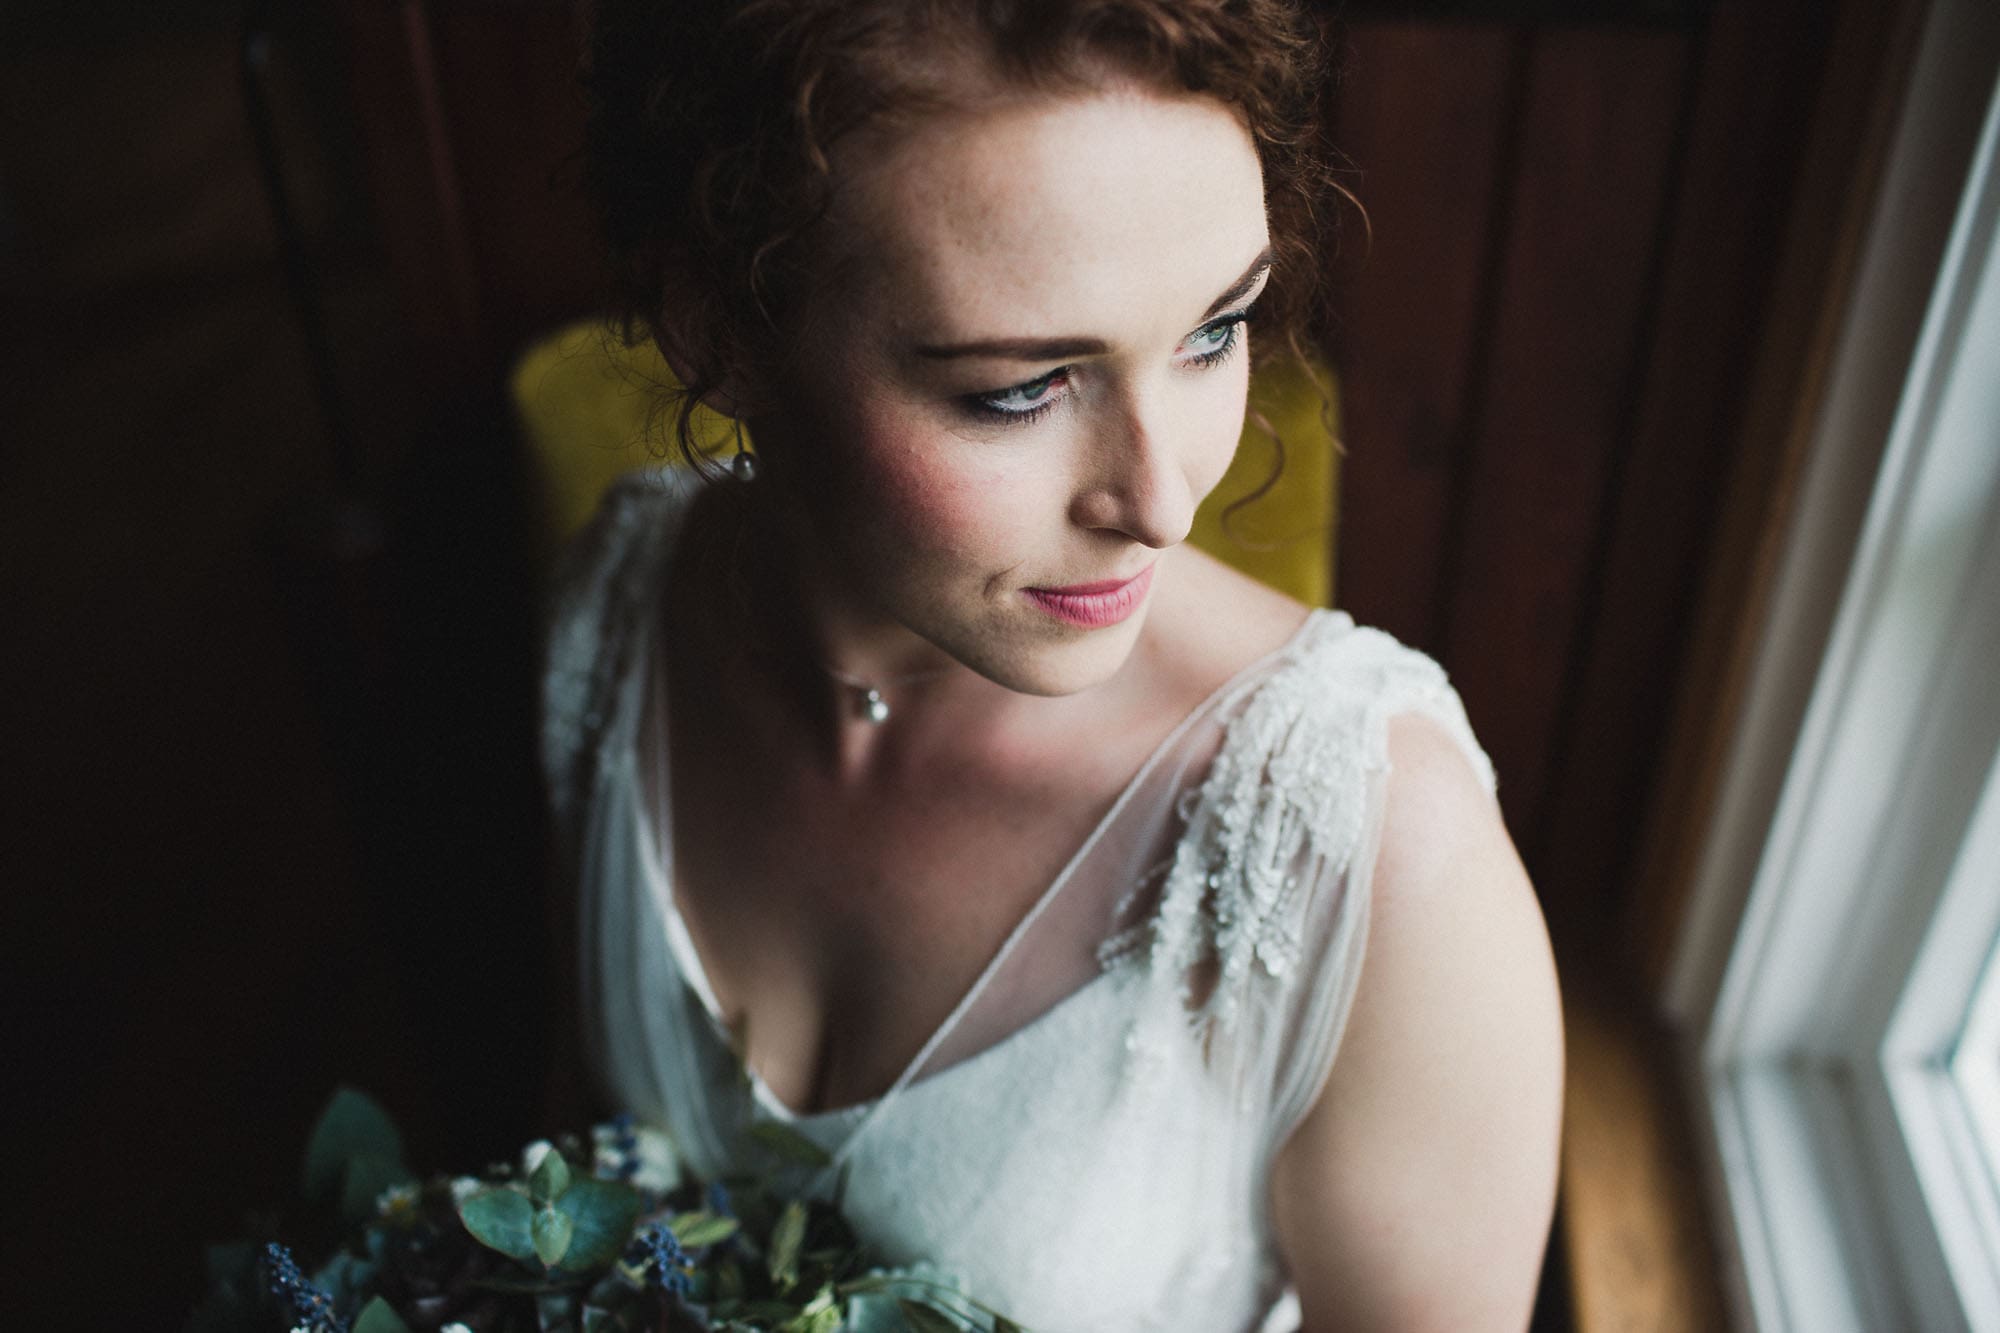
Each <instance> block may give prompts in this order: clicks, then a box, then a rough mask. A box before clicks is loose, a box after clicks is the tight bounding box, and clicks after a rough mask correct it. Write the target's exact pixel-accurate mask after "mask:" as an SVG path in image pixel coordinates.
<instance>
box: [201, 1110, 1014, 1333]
mask: <svg viewBox="0 0 2000 1333" xmlns="http://www.w3.org/2000/svg"><path fill="white" fill-rule="evenodd" d="M752 1133H753V1136H754V1138H755V1139H756V1141H757V1145H758V1149H759V1152H760V1154H761V1155H762V1156H763V1157H765V1158H767V1159H768V1160H769V1161H770V1162H771V1169H770V1170H769V1171H767V1172H765V1173H764V1174H762V1175H760V1176H757V1177H748V1178H731V1179H729V1180H728V1181H720V1180H718V1181H708V1182H704V1181H701V1180H699V1179H697V1178H696V1177H695V1176H694V1175H693V1173H692V1172H690V1171H688V1170H686V1169H685V1168H684V1167H683V1165H682V1164H681V1162H680V1161H679V1158H678V1155H677V1154H676V1153H675V1152H674V1150H673V1146H672V1144H671V1143H670V1142H669V1141H668V1139H667V1138H666V1136H665V1135H662V1134H660V1133H658V1132H656V1131H654V1130H651V1129H648V1128H644V1127H641V1126H638V1125H636V1124H635V1123H634V1122H633V1121H632V1120H631V1118H630V1117H626V1116H620V1117H619V1118H618V1119H616V1120H614V1121H612V1122H611V1123H609V1124H604V1125H599V1126H597V1127H595V1128H594V1129H593V1130H592V1131H591V1133H590V1134H589V1136H588V1137H587V1138H585V1137H579V1136H576V1135H565V1136H563V1137H561V1138H558V1139H556V1140H554V1141H553V1142H550V1141H539V1142H536V1143H531V1144H529V1145H528V1146H527V1148H525V1149H524V1150H523V1151H522V1154H521V1157H520V1160H519V1161H518V1162H514V1163H501V1164H498V1165H495V1166H492V1167H489V1168H488V1169H487V1170H486V1172H485V1173H484V1175H482V1176H477V1177H474V1176H458V1177H451V1176H436V1177H432V1178H430V1179H428V1180H420V1179H419V1178H417V1177H416V1175H415V1174H414V1173H413V1172H411V1171H410V1170H409V1169H408V1168H406V1167H405V1166H404V1165H403V1147H402V1136H401V1134H400V1133H399V1132H398V1131H397V1129H396V1127H395V1124H394V1123H393V1122H392V1121H391V1120H390V1118H389V1116H388V1115H387V1114H386V1113H385V1112H384V1111H383V1110H382V1108H381V1107H380V1106H378V1105H377V1104H376V1103H375V1102H374V1101H373V1100H371V1099H370V1098H368V1097H367V1096H365V1095H363V1094H362V1093H359V1092H356V1091H354V1090H352V1089H346V1088H343V1089H341V1090H340V1091H338V1092H337V1093H335V1094H334V1097H333V1100H332V1101H331V1102H330V1103H329V1104H328V1105H327V1108H326V1110H325V1111H324V1112H323V1113H322V1114H321V1116H320V1118H319V1122H318V1124H317V1125H316V1126H315V1127H314V1129H313V1132H312V1134H311V1137H310V1139H309V1141H308V1143H307V1147H306V1156H305V1173H304V1174H305V1193H306V1197H307V1201H308V1202H309V1203H311V1204H314V1205H316V1206H317V1208H318V1212H319V1214H320V1216H319V1218H318V1226H317V1227H316V1228H313V1227H308V1229H307V1230H306V1232H305V1233H303V1234H304V1235H305V1236H307V1237H312V1236H315V1235H316V1236H317V1238H318V1239H319V1241H320V1243H321V1245H320V1247H319V1248H315V1249H314V1251H313V1252H314V1253H318V1254H323V1255H324V1256H325V1257H324V1258H323V1259H321V1260H320V1261H319V1262H317V1263H316V1264H315V1265H314V1266H313V1267H312V1268H311V1270H310V1273H308V1270H307V1269H306V1268H305V1267H302V1266H301V1263H300V1260H299V1258H298V1254H297V1253H296V1252H295V1251H294V1249H293V1248H291V1247H289V1246H287V1245H285V1244H282V1243H280V1242H279V1240H278V1239H277V1238H276V1235H275V1232H276V1227H275V1225H271V1224H265V1225H264V1226H263V1227H262V1229H263V1230H264V1231H265V1232H266V1235H265V1236H264V1237H263V1239H262V1241H261V1243H259V1242H258V1241H253V1240H243V1241H237V1242H233V1243H230V1244H226V1245H216V1246H212V1247H211V1248H210V1250H209V1282H210V1290H209V1294H208V1297H207V1299H206V1300H204V1301H203V1302H202V1304H201V1306H200V1307H198V1308H197V1309H196V1311H195V1312H194V1315H193V1317H192V1318H191V1319H190V1321H189V1323H188V1333H267V1331H275V1333H284V1331H285V1330H290V1333H433V1331H435V1333H710V1331H712V1333H737V1331H741V1333H748V1331H750V1330H762V1331H764V1333H965V1331H966V1330H974V1331H975V1333H1019V1326H1018V1325H1016V1324H1015V1323H1013V1322H1012V1321H1011V1320H1009V1319H1007V1318H1006V1317H1005V1316H1004V1315H1001V1314H998V1313H996V1312H995V1311H993V1310H990V1309H988V1308H987V1307H985V1306H983V1305H981V1304H979V1303H978V1302H977V1301H974V1300H972V1299H971V1298H970V1297H969V1296H967V1295H966V1294H965V1293H964V1291H963V1290H962V1289H961V1288H960V1286H959V1284H958V1283H957V1282H956V1281H954V1280H952V1279H951V1278H949V1277H948V1276H946V1275H945V1274H942V1273H940V1272H937V1271H936V1270H933V1269H931V1268H929V1267H927V1266H921V1265H920V1266H917V1267H914V1268H901V1269H885V1268H882V1267H880V1266H878V1265H877V1264H875V1263H874V1262H873V1261H872V1259H871V1256H870V1255H869V1253H868V1250H867V1248H866V1247H865V1246H864V1245H863V1244H862V1242H861V1240H860V1238H859V1237H858V1236H857V1235H856V1233H855V1231H854V1229H853V1228H852V1227H851V1226H850V1225H849V1224H848V1223H847V1221H846V1219H845V1218H843V1217H842V1216H841V1213H840V1210H839V1205H838V1202H837V1196H838V1191H836V1200H835V1201H834V1202H828V1201H825V1200H820V1199H815V1198H810V1197H805V1196H803V1195H799V1194H795V1193H792V1192H788V1191H787V1190H786V1189H784V1188H782V1187H781V1183H782V1182H783V1181H784V1180H786V1179H787V1178H788V1177H791V1178H797V1175H798V1172H799V1171H800V1170H801V1169H818V1168H823V1167H824V1166H826V1165H827V1157H826V1154H825V1153H824V1152H823V1151H822V1150H821V1149H820V1147H819V1145H817V1144H815V1143H813V1142H812V1141H811V1140H809V1139H806V1138H804V1137H803V1136H801V1135H798V1134H796V1133H794V1132H792V1131H791V1130H789V1129H787V1128H786V1127H784V1126H783V1125H779V1124H776V1123H765V1124H759V1125H758V1126H756V1128H755V1129H754V1130H753V1131H752ZM302 1248H303V1243H302Z"/></svg>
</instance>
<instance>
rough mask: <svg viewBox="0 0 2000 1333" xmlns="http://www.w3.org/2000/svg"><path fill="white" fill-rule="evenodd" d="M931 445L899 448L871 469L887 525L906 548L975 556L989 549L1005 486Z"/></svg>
mask: <svg viewBox="0 0 2000 1333" xmlns="http://www.w3.org/2000/svg"><path fill="white" fill-rule="evenodd" d="M940 452H941V451H939V450H937V449H935V448H925V449H911V450H907V451H903V450H899V451H896V452H895V454H894V455H892V456H891V457H889V458H886V459H884V460H883V463H882V465H881V466H879V467H878V468H876V469H874V471H875V482H876V485H877V487H878V491H877V496H876V500H877V503H878V504H879V505H880V506H881V509H882V510H885V511H886V514H885V517H887V518H888V520H889V524H890V526H892V527H894V528H895V529H896V531H897V535H898V537H899V539H900V540H901V541H902V542H904V543H907V544H908V545H909V546H910V547H912V548H915V549H919V550H924V551H930V552H934V553H937V554H939V555H946V556H951V555H957V556H960V557H963V558H966V559H976V558H978V557H979V556H980V555H982V554H983V555H986V556H987V557H988V558H990V557H991V555H992V554H993V553H992V552H990V551H986V550H984V548H985V547H986V546H987V545H989V544H990V540H991V537H992V529H993V526H994V522H993V520H994V513H993V511H994V508H995V504H994V501H995V499H996V498H997V497H998V495H1000V494H1004V491H997V490H996V487H997V486H999V485H1000V484H1001V479H1000V478H999V477H997V476H989V475H986V470H985V469H981V468H978V467H975V466H970V465H968V464H967V463H966V462H965V461H964V460H963V459H952V458H947V457H941V456H940Z"/></svg>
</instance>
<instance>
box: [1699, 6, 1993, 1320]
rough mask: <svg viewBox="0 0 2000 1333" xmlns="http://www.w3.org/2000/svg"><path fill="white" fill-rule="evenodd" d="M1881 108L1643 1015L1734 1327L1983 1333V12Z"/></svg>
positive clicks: (1987, 712) (1988, 299)
mask: <svg viewBox="0 0 2000 1333" xmlns="http://www.w3.org/2000/svg"><path fill="white" fill-rule="evenodd" d="M1906 88H1907V92H1906V94H1905V98H1904V101H1903V103H1902V105H1901V107H1900V108H1899V110H1898V113H1897V124H1896V127H1895V129H1894V132H1893V135H1892V138H1891V147H1890V152H1889V157H1888V159H1887V165H1886V169H1885V172H1884V175H1883V179H1882V184H1881V188H1880V193H1879V195H1878V196H1877V198H1876V200H1875V201H1874V204H1873V217H1872V219H1871V221H1870V224H1869V230H1868V232H1867V236H1866V240H1865V243H1864V247H1863V252H1862V256H1861V263H1860V268H1859V269H1858V271H1857V277H1856V281H1855V284H1854V288H1853V296H1852V299H1851V301H1850V303H1849V305H1848V308H1847V310H1846V311H1845V313H1844V318H1843V322H1842V329H1841V333H1840V336H1839V338H1838V341H1837V344H1836V348H1835V352H1834V356H1833V360H1832V365H1831V370H1830V373H1829V374H1828V376H1827V379H1826V391H1825V397H1824V399H1823V401H1822V402H1821V403H1820V404H1819V405H1818V411H1817V413H1816V415H1815V417H1814V422H1815V425H1814V436H1813V438H1812V440H1811V441H1810V445H1809V453H1808V461H1807V464H1806V470H1805V473H1804V476H1803V477H1802V479H1801V490H1800V494H1799V508H1798V511H1797V512H1798V517H1797V520H1796V521H1795V523H1794V525H1793V527H1792V529H1791V531H1790V532H1789V533H1788V534H1787V539H1786V548H1785V551H1784V553H1783V556H1782V558H1781V562H1780V565H1779V568H1778V572H1777V578H1776V582H1775V584H1774V588H1773V596H1772V601H1771V613H1770V615H1769V617H1768V620H1767V622H1766V624H1765V625H1764V626H1763V629H1762V632H1761V636H1760V641H1759V643H1758V645H1757V647H1756V649H1755V652H1754V657H1753V662H1752V667H1751V674H1750V683H1749V689H1748V692H1747V694H1746V699H1745V708H1744V713H1743V716H1742V718H1741V720H1740V725H1739V727H1738V729H1737V732H1736V736H1735V739H1734V741H1733V743H1732V746H1731V747H1730V752H1729V754H1728V756H1727V758H1726V760H1725V764H1724V769H1723V774H1722V782H1721V785H1720V788H1719V794H1718V800H1717V805H1716V809H1715V812H1714V816H1713V819H1712V822H1711V826H1710V827H1709V829H1708V830H1706V833H1705V836H1704V841H1703V845H1702V848H1701V852H1700V856H1699V858H1698V860H1697V871H1696V879H1695V884H1694V887H1693V894H1692V897H1691V902H1690V910H1689V912H1688V916H1687V920H1686V922H1685V923H1684V929H1683V932H1682V935H1681V938H1680V940H1679V941H1678V946H1677V950H1676V953H1675V958H1674V963H1673V966H1672V969H1671V975H1670V977H1669V979H1668V983H1667V987H1666V993H1665V995H1664V996H1663V1000H1664V1003H1665V1006H1666V1008H1667V1010H1668V1012H1669V1015H1670V1016H1671V1018H1672V1019H1673V1020H1674V1022H1675V1023H1676V1025H1677V1026H1678V1027H1679V1028H1680V1029H1681V1031H1683V1032H1684V1033H1685V1034H1687V1035H1688V1036H1689V1037H1690V1038H1691V1054H1692V1057H1693V1058H1692V1059H1691V1061H1690V1064H1691V1069H1690V1077H1691V1078H1692V1079H1693V1080H1694V1084H1695V1091H1696V1097H1695V1102H1696V1105H1697V1107H1699V1108H1702V1109H1705V1110H1706V1112H1707V1115H1706V1117H1698V1119H1700V1121H1701V1128H1702V1129H1703V1131H1704V1133H1703V1135H1702V1136H1701V1137H1702V1138H1703V1140H1704V1148H1705V1150H1706V1153H1707V1166H1708V1169H1709V1172H1710V1174H1711V1175H1712V1177H1713V1184H1714V1185H1715V1188H1714V1189H1713V1190H1712V1191H1711V1195H1712V1197H1713V1199H1714V1200H1715V1202H1716V1204H1717V1214H1718V1219H1719V1221H1720V1223H1721V1227H1720V1229H1721V1231H1722V1233H1723V1235H1722V1239H1723V1245H1722V1249H1723V1251H1724V1253H1725V1254H1726V1255H1727V1256H1728V1258H1729V1259H1730V1261H1731V1262H1730V1264H1729V1268H1728V1271H1727V1272H1726V1273H1725V1275H1724V1276H1725V1284H1724V1285H1725V1290H1726V1291H1727V1292H1728V1294H1729V1296H1730V1304H1731V1307H1732V1314H1733V1316H1734V1318H1735V1321H1736V1322H1737V1324H1738V1325H1739V1326H1740V1327H1742V1328H1745V1329H1757V1330H1778V1329H1787V1330H1790V1329H1796V1330H1802V1331H1809V1333H1839V1331H1840V1330H1847V1329H1852V1330H1857V1331H1859V1330H1867V1331H1868V1333H1880V1331H1883V1330H1893V1329H1899V1328H1922V1329H1953V1328H2000V1190H1996V1188H1995V1179H1996V1177H1995V1172H1994V1170H1993V1168H1992V1166H1991V1164H1990V1163H1989V1161H1988V1159H1987V1156H1986V1154H1985V1152H1984V1151H1983V1149H1982V1140H1981V1139H1980V1137H1979V1136H1978V1135H1977V1134H1976V1133H1975V1132H1974V1126H1975V1124H1976V1123H1977V1121H1976V1117H1977V1116H1978V1115H1979V1114H1981V1111H1980V1110H1979V1107H1980V1106H1981V1105H1982V1103H1981V1102H1980V1101H1979V1097H1980V1095H1981V1094H1980V1093H1979V1092H1978V1090H1977V1087H1976V1083H1977V1079H1976V1077H1975V1080H1974V1083H1975V1089H1974V1092H1973V1094H1972V1097H1971V1098H1970V1099H1968V1097H1967V1094H1966V1090H1965V1089H1966V1085H1965V1084H1963V1083H1962V1082H1961V1081H1960V1078H1959V1077H1958V1076H1957V1075H1956V1074H1955V1072H1954V1070H1955V1063H1954V1055H1955V1053H1956V1051H1957V1049H1958V1046H1959V1041H1960V1037H1961V1034H1962V1033H1964V1032H1965V1031H1966V1028H1967V1022H1968V1014H1969V1013H1972V1012H1973V1011H1974V1008H1975V1005H1974V999H1975V993H1976V992H1977V990H1978V988H1979V986H1980V984H1981V974H1982V968H1983V966H1984V964H1985V963H1986V961H1987V960H1988V959H1989V958H1990V957H1992V956H1993V953H1994V950H1995V947H1996V942H2000V6H1996V5H1995V4H1994V3H1993V0H1936V3H1934V4H1933V5H1932V6H1931V9H1930V11H1929V13H1928V14H1926V15H1925V17H1924V29H1923V32H1922V35H1921V38H1920V40H1919V42H1918V45H1917V49H1916V53H1915V56H1914V63H1913V66H1912V68H1911V70H1910V72H1909V78H1908V80H1907V84H1906ZM1802 696H1803V697H1806V698H1807V699H1808V700H1809V702H1808V703H1807V706H1806V709H1805V714H1804V718H1803V720H1802V721H1801V720H1800V718H1799V714H1798V708H1797V703H1796V700H1797V699H1798V698H1800V697H1802ZM1982 792H1983V793H1984V794H1983V795H1982ZM1991 988H1992V989H1995V990H1996V991H2000V981H1993V982H1991ZM1987 1011H1988V1012H1992V1013H1994V1014H1995V1015H1996V1017H1994V1018H1993V1019H1991V1020H1989V1021H1991V1022H1993V1023H1995V1024H2000V1000H1994V1001H1992V1002H1991V1003H1990V1004H1989V1005H1988V1006H1987ZM1976 1038H1977V1034H1976V1032H1975V1039H1976ZM1987 1053H1988V1057H1989V1059H1991V1058H1992V1055H1993V1051H1992V1048H1991V1045H1990V1042H1989V1045H1988V1050H1987ZM1967 1067H1968V1068H1969V1065H1968V1066H1967ZM1989 1091H1991V1092H1993V1093H1994V1094H1995V1099H1994V1102H1993V1105H1994V1106H1995V1107H1996V1108H2000V1087H1996V1088H1993V1089H1990V1090H1989Z"/></svg>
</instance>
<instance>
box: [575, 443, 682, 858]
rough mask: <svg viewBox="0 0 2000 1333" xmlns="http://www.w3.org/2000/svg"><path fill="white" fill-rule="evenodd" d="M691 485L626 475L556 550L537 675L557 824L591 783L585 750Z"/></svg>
mask: <svg viewBox="0 0 2000 1333" xmlns="http://www.w3.org/2000/svg"><path fill="white" fill-rule="evenodd" d="M698 485H699V483H698V482H697V481H694V480H691V479H688V478H685V477H681V476H678V475H676V474H675V472H674V471H673V470H671V469H662V470H657V471H645V472H636V473H631V474H628V475H627V476H625V477H622V478H620V479H619V480H618V481H617V482H615V483H614V484H613V485H612V487H611V489H610V490H609V491H607V492H606V493H605V497H604V501H603V503H602V504H601V505H599V507H598V510H597V514H596V516H595V517H594V518H593V519H592V520H591V523H590V526H589V527H588V528H586V529H585V530H584V531H583V532H581V533H579V534H578V535H577V537H576V538H575V539H574V540H573V541H572V542H571V544H570V545H569V546H568V547H567V548H566V549H565V551H564V552H563V555H562V558H561V559H560V561H559V562H558V563H557V567H556V575H555V580H554V587H553V590H552V596H551V605H550V608H549V615H548V618H547V620H546V622H545V623H546V624H547V625H548V638H547V642H546V646H545V652H544V669H543V677H542V735H541V744H542V768H543V773H544V778H545V780H546V782H547V784H548V789H549V799H550V802H551V804H552V805H553V806H554V809H555V811H556V814H557V818H558V823H559V824H563V825H567V824H569V823H571V822H572V821H573V819H574V817H575V816H576V813H577V811H578V810H579V809H580V808H581V805H582V802H583V801H584V800H585V799H587V797H588V795H589V792H590V789H591V786H592V784H593V783H594V782H595V772H594V770H593V768H592V766H591V763H590V759H591V757H592V756H595V755H600V754H602V753H603V746H602V745H600V744H599V743H598V742H599V739H600V738H601V735H602V733H603V730H604V728H605V726H606V725H607V723H608V722H609V720H610V717H611V713H612V709H613V706H614V704H615V703H616V699H617V691H618V687H619V683H620V682H621V681H623V680H624V679H625V677H626V674H627V667H628V666H629V664H630V663H631V660H632V654H633V653H634V652H636V651H638V649H639V648H640V646H641V641H642V636H643V634H644V632H645V626H646V621H647V614H648V611H649V609H650V608H651V607H652V605H653V602H654V598H655V597H656V596H657V594H658V592H659V587H660V580H659V578H658V577H657V575H658V573H659V569H660V566H661V564H662V563H663V562H664V561H665V559H666V557H667V555H668V553H669V552H670V551H671V549H672V546H673V541H674V538H675V536H676V534H677V533H678V532H679V530H680V520H681V518H682V516H683V515H684V514H685V513H686V510H687V508H688V504H689V502H690V501H691V500H692V499H693V496H694V494H695V490H696V488H697V486H698Z"/></svg>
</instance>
